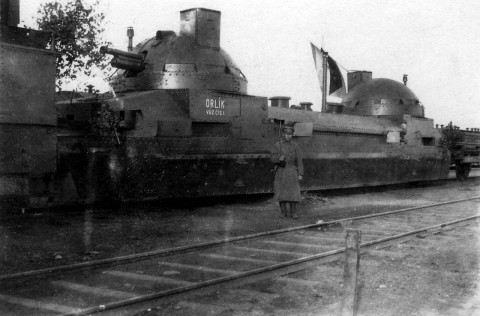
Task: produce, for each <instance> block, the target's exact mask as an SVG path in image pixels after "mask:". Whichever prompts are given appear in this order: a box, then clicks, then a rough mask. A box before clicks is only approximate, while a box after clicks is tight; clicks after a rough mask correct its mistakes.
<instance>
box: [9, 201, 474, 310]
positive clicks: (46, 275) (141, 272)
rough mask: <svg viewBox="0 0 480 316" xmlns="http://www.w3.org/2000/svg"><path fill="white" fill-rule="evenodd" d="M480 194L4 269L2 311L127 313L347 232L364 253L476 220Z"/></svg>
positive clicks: (324, 253)
mask: <svg viewBox="0 0 480 316" xmlns="http://www.w3.org/2000/svg"><path fill="white" fill-rule="evenodd" d="M478 199H480V197H473V198H469V199H463V200H455V201H450V202H444V203H437V204H430V205H424V206H419V207H413V208H406V209H401V210H396V211H391V212H386V213H381V214H374V215H368V216H361V217H356V218H348V219H342V220H337V221H331V222H325V223H316V224H311V225H304V226H299V227H291V228H287V229H281V230H276V231H271V232H264V233H258V234H253V235H248V236H242V237H236V238H227V239H223V240H218V241H213V242H208V243H201V244H195V245H191V246H184V247H177V248H171V249H166V250H159V251H154V252H147V253H141V254H136V255H131V256H124V257H117V258H111V259H105V260H98V261H92V262H86V263H81V264H74V265H69V266H62V267H57V268H52V269H43V270H36V271H27V272H23V273H17V274H12V275H4V276H0V284H1V286H0V314H2V315H89V314H93V313H105V314H112V315H118V314H120V313H122V312H123V313H125V314H126V315H129V314H131V313H132V311H134V310H138V309H139V308H148V307H153V306H156V305H158V304H159V302H168V301H177V300H180V299H183V298H186V297H190V296H192V295H198V294H199V293H207V292H212V291H217V290H219V289H224V288H231V287H234V286H238V285H241V284H246V283H252V282H257V281H259V280H262V279H267V278H271V277H278V276H282V275H285V274H288V273H291V272H294V271H298V270H301V269H305V268H306V267H309V266H312V265H320V264H325V263H328V262H333V261H337V260H340V259H342V258H343V256H344V243H345V241H344V231H345V229H348V228H353V229H359V230H360V231H361V232H362V244H361V249H362V251H363V252H366V251H370V250H374V249H378V248H383V247H387V246H389V245H391V244H398V243H401V242H405V241H407V240H410V239H412V238H416V237H417V236H421V237H425V236H427V235H428V234H435V233H438V232H442V231H446V230H452V229H455V228H457V227H459V226H460V227H461V226H468V225H471V223H472V222H478V219H479V217H480V216H479V215H478V214H477V206H478V204H475V205H474V206H472V207H471V210H470V211H465V212H455V211H453V212H452V207H454V206H455V205H456V204H457V203H467V202H474V201H477V200H478Z"/></svg>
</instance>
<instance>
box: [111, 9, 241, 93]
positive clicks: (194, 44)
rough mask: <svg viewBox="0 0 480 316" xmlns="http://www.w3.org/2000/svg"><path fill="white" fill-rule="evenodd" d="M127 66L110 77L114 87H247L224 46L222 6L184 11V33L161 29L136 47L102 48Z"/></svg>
mask: <svg viewBox="0 0 480 316" xmlns="http://www.w3.org/2000/svg"><path fill="white" fill-rule="evenodd" d="M102 52H103V53H107V54H111V55H113V56H114V58H113V59H112V66H114V67H117V68H119V69H122V70H121V71H118V74H117V75H116V76H114V77H113V78H112V80H111V81H110V84H111V86H112V87H113V89H114V90H115V92H122V91H131V90H136V91H140V90H150V89H202V90H216V91H223V92H232V93H240V94H246V93H247V79H246V77H245V76H244V75H243V73H242V72H241V70H240V69H239V68H238V67H237V66H236V64H235V63H234V61H233V60H232V58H231V57H230V56H229V55H228V54H227V53H226V52H225V51H224V50H223V49H222V48H221V47H220V12H219V11H214V10H209V9H203V8H195V9H190V10H184V11H181V12H180V33H179V34H178V35H176V34H175V32H173V31H157V33H156V35H155V37H152V38H149V39H146V40H144V41H142V42H141V43H140V44H138V45H137V46H136V47H134V48H133V51H132V52H129V53H127V52H121V51H119V50H114V49H110V48H103V49H102Z"/></svg>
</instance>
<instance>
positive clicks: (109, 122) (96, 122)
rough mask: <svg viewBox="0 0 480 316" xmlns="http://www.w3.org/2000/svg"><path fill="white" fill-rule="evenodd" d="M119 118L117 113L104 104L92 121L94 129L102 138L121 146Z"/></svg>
mask: <svg viewBox="0 0 480 316" xmlns="http://www.w3.org/2000/svg"><path fill="white" fill-rule="evenodd" d="M119 122H120V120H119V118H118V116H117V115H116V112H115V111H114V110H113V109H112V108H111V107H110V106H109V105H108V104H106V103H102V104H101V107H100V109H99V111H98V112H97V113H96V115H95V116H93V117H92V119H91V120H90V124H91V126H92V129H93V130H94V131H95V132H96V133H97V134H99V135H100V136H102V137H104V138H106V139H110V140H111V141H112V142H113V143H116V144H120V139H119V137H118V132H117V131H118V125H119Z"/></svg>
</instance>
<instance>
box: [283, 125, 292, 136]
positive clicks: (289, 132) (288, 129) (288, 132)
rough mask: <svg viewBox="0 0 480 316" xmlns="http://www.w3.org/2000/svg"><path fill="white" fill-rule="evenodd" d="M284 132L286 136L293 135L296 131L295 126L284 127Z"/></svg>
mask: <svg viewBox="0 0 480 316" xmlns="http://www.w3.org/2000/svg"><path fill="white" fill-rule="evenodd" d="M282 131H283V132H284V133H285V134H293V131H294V129H293V126H291V125H284V126H283V127H282Z"/></svg>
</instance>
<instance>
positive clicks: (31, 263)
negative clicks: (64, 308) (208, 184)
mask: <svg viewBox="0 0 480 316" xmlns="http://www.w3.org/2000/svg"><path fill="white" fill-rule="evenodd" d="M479 195H480V178H471V179H468V180H467V181H464V182H457V181H441V182H435V183H426V184H419V185H416V186H412V185H410V186H405V185H403V186H390V187H379V188H375V189H357V190H340V191H327V192H320V193H308V194H304V195H303V197H304V199H303V201H302V203H301V205H300V207H299V210H300V219H299V220H292V219H285V218H279V217H278V206H277V205H276V204H275V203H274V202H273V201H272V200H271V198H272V196H268V195H263V196H254V197H248V198H245V197H238V198H235V199H231V198H230V199H209V200H190V201H181V202H171V201H170V202H164V203H156V204H150V205H135V206H132V205H130V206H128V205H127V206H126V205H119V206H115V207H110V208H95V209H94V208H90V209H75V208H70V209H63V210H55V211H52V210H32V211H30V212H27V213H26V214H21V213H19V214H16V215H11V214H9V215H8V216H7V215H5V214H3V213H2V214H3V215H0V216H1V218H0V250H1V254H0V275H4V274H10V273H14V272H20V271H26V270H32V269H40V268H45V267H51V266H59V265H65V264H70V263H75V262H83V261H89V260H95V259H101V258H108V257H113V256H121V255H127V254H132V253H138V252H143V251H149V250H157V249H163V248H169V247H175V246H180V245H185V244H190V243H195V242H202V241H210V240H213V239H218V238H224V237H232V236H238V235H244V234H250V233H256V232H259V231H266V230H273V229H279V228H285V227H289V226H293V225H295V226H297V225H303V224H311V223H315V222H317V221H318V220H323V221H329V220H333V219H338V218H344V217H353V216H359V215H365V214H370V213H375V212H382V211H387V210H394V209H399V208H405V207H409V206H415V205H419V204H431V203H437V202H442V201H448V200H451V199H461V198H467V197H473V196H479ZM478 205H479V204H478V202H469V203H466V204H461V205H460V204H458V205H457V207H458V210H459V211H461V209H462V207H475V208H477V209H478ZM466 243H469V244H470V245H473V246H474V247H473V248H465V249H464V248H462V247H456V246H455V245H451V246H450V248H443V247H444V245H443V244H442V245H441V246H439V247H433V248H432V249H431V250H430V251H428V250H427V251H425V250H422V251H421V252H420V253H419V252H418V251H415V250H414V251H413V252H414V253H413V254H412V255H411V256H409V257H407V258H404V259H402V260H399V261H398V262H395V261H392V262H390V261H388V260H387V261H386V262H383V261H382V260H386V259H381V258H379V259H378V260H380V262H382V264H380V265H378V266H377V267H376V268H373V270H368V269H366V270H365V271H364V272H363V273H365V276H364V282H366V283H365V284H366V286H365V289H370V290H369V291H371V292H372V293H369V297H371V296H372V295H373V294H375V295H376V297H377V299H375V300H370V301H369V303H368V304H373V305H372V306H370V307H369V309H368V310H364V312H368V311H371V312H372V313H373V314H371V315H377V314H378V315H381V313H384V312H385V309H382V308H383V307H382V306H393V305H391V304H405V305H408V306H411V308H409V309H402V310H399V311H398V312H399V313H396V312H394V313H390V314H388V315H455V314H452V313H450V312H448V313H447V310H442V308H441V307H442V306H443V305H442V304H443V303H442V301H445V302H447V304H448V302H450V301H452V302H453V301H455V302H464V300H465V299H475V297H477V300H478V293H479V292H478V291H477V290H478V285H477V284H478V283H477V281H478V276H479V273H478V272H479V271H480V270H479V260H478V259H479V258H478V257H479V256H478V252H476V251H473V252H472V250H471V249H478V247H477V245H478V236H477V235H475V236H473V237H470V238H469V239H468V240H467V241H466ZM464 258H468V259H465V260H464ZM432 262H434V263H432ZM432 266H434V267H435V269H436V270H435V271H434V272H435V273H433V272H432V271H431V267H432ZM412 272H413V273H412ZM312 273H314V272H312ZM312 277H314V275H313V276H312ZM380 285H385V286H386V287H382V288H379V286H380ZM475 295H477V296H475ZM434 297H435V299H434ZM313 301H315V300H313ZM308 302H310V303H308ZM302 304H303V303H298V304H297V303H295V304H293V306H294V307H295V306H296V308H293V309H284V308H283V307H282V308H279V309H278V310H275V307H274V306H273V307H272V306H270V307H269V308H268V309H266V310H264V311H263V312H262V309H258V310H257V309H255V310H254V311H255V312H252V314H256V315H277V312H278V314H284V315H287V314H292V313H293V314H297V315H310V314H315V305H311V304H313V303H312V300H307V303H305V304H307V305H308V304H310V305H309V306H304V305H302ZM476 304H478V303H476ZM271 308H273V310H272V309H271ZM379 313H380V314H379ZM442 313H444V314H442ZM247 314H250V313H247ZM365 315H368V313H367V314H365Z"/></svg>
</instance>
